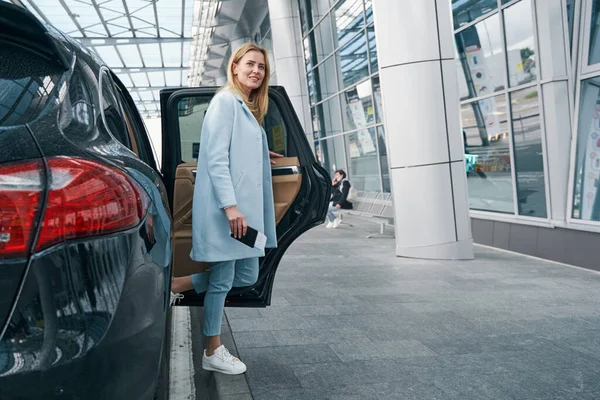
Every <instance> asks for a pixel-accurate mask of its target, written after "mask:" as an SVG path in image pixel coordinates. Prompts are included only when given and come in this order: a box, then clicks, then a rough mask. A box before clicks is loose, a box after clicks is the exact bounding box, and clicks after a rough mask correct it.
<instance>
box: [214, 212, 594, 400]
mask: <svg viewBox="0 0 600 400" xmlns="http://www.w3.org/2000/svg"><path fill="white" fill-rule="evenodd" d="M346 221H349V222H351V223H352V224H353V225H354V226H348V225H347V224H342V225H341V226H340V228H339V229H336V230H329V229H325V228H324V227H318V228H315V229H313V230H311V231H310V232H308V233H306V234H305V235H304V236H303V237H302V238H301V239H300V240H298V241H297V242H296V243H295V244H294V245H293V246H292V248H290V249H289V251H288V252H287V253H286V256H285V257H284V259H283V261H282V263H281V265H280V267H279V271H278V272H277V277H276V279H275V286H274V298H273V305H272V306H271V307H269V308H266V309H234V308H229V309H227V311H226V314H227V317H228V319H229V323H230V325H231V330H232V332H233V338H234V340H235V342H236V345H237V348H238V351H239V354H240V357H241V358H242V360H244V361H245V362H246V363H247V365H248V372H247V379H248V383H249V385H250V389H251V391H252V396H253V397H254V399H256V400H262V399H286V400H293V399H310V400H317V399H319V400H320V399H344V400H346V399H357V400H358V399H360V400H365V399H377V400H381V399H415V400H429V399H444V400H445V399H460V400H470V399H477V400H492V399H502V400H504V399H512V400H522V399H527V400H558V399H565V400H568V399H578V400H588V399H589V400H592V399H594V400H597V399H600V307H599V306H600V274H598V273H595V272H591V271H586V270H581V269H576V268H570V267H567V266H563V265H558V264H553V263H547V262H544V261H540V260H536V259H533V258H528V257H523V256H520V255H516V254H511V253H505V252H500V251H496V250H491V249H488V248H484V247H477V248H476V257H477V258H476V260H475V261H469V262H464V261H460V262H458V261H456V262H437V261H422V260H411V259H401V258H397V257H395V255H394V240H393V239H365V235H366V234H367V233H372V232H374V231H377V229H378V227H377V226H376V225H373V224H370V223H368V222H363V221H359V220H357V219H352V218H347V219H346Z"/></svg>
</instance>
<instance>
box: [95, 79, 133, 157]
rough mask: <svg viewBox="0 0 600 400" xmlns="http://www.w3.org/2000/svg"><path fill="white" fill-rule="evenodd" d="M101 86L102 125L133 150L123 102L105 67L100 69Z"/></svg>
mask: <svg viewBox="0 0 600 400" xmlns="http://www.w3.org/2000/svg"><path fill="white" fill-rule="evenodd" d="M99 86H100V93H99V96H100V104H101V105H102V109H101V110H100V112H101V120H102V121H101V125H102V126H103V127H104V129H106V130H107V131H108V132H109V133H110V134H111V135H112V136H113V137H114V138H115V139H117V140H118V141H119V142H121V143H122V144H123V145H125V146H127V147H128V148H129V149H130V150H133V149H132V146H131V141H130V139H129V134H128V133H127V126H126V124H125V118H124V116H123V109H122V107H121V102H120V101H119V100H118V95H117V92H116V89H115V86H114V84H113V81H112V78H111V77H110V74H109V72H108V70H107V69H105V68H103V69H102V70H101V71H100V82H99Z"/></svg>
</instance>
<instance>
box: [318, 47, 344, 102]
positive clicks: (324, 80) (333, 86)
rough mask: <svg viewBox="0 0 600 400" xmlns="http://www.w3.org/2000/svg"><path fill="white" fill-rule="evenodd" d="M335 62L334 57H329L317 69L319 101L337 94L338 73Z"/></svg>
mask: <svg viewBox="0 0 600 400" xmlns="http://www.w3.org/2000/svg"><path fill="white" fill-rule="evenodd" d="M335 60H336V57H335V56H332V57H329V58H328V59H327V60H325V62H324V63H323V64H321V65H319V66H318V67H317V72H318V74H319V76H318V85H319V87H318V88H319V89H320V93H318V95H317V99H318V100H319V101H320V100H322V99H326V98H327V97H329V96H331V95H333V94H334V93H338V92H339V85H338V77H337V76H338V75H337V74H338V71H337V66H336V62H335Z"/></svg>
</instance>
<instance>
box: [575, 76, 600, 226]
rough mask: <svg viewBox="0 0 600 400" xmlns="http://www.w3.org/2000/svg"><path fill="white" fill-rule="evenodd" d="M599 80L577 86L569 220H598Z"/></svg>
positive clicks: (599, 176) (599, 194)
mask: <svg viewBox="0 0 600 400" xmlns="http://www.w3.org/2000/svg"><path fill="white" fill-rule="evenodd" d="M599 187H600V77H596V78H592V79H587V80H585V81H583V83H582V86H581V99H580V106H579V127H578V129H577V155H576V164H575V184H574V189H575V191H574V193H573V218H576V219H583V220H586V221H600V191H599Z"/></svg>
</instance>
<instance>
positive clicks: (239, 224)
mask: <svg viewBox="0 0 600 400" xmlns="http://www.w3.org/2000/svg"><path fill="white" fill-rule="evenodd" d="M225 215H227V220H228V221H229V229H231V233H233V236H234V237H235V238H237V239H239V238H241V237H242V236H245V235H246V232H247V231H248V224H247V223H246V217H244V214H242V213H241V212H240V210H238V209H237V207H236V206H233V207H229V208H226V209H225Z"/></svg>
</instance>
